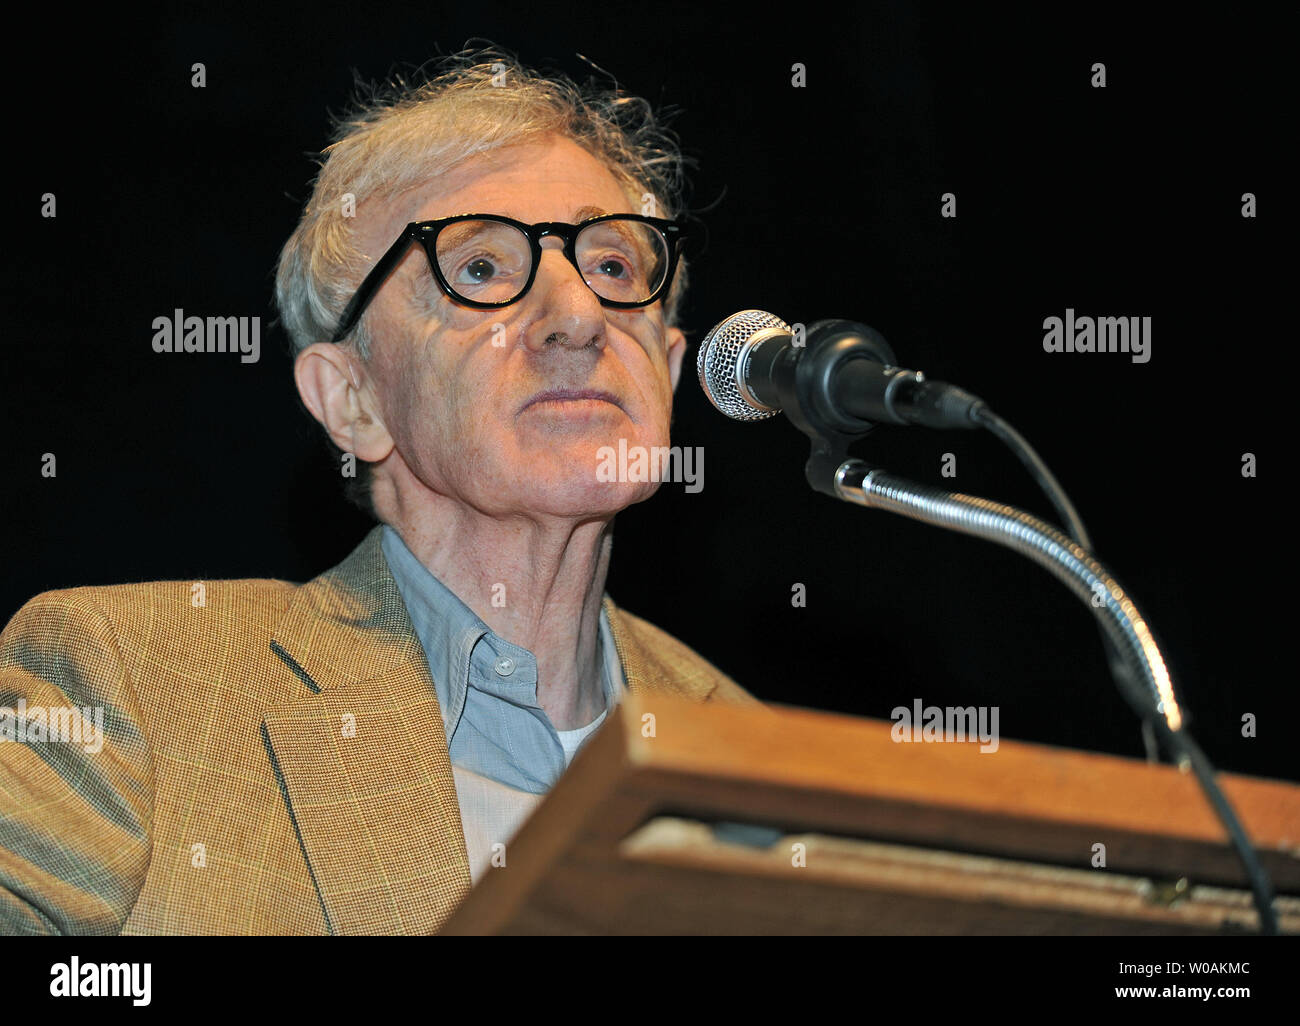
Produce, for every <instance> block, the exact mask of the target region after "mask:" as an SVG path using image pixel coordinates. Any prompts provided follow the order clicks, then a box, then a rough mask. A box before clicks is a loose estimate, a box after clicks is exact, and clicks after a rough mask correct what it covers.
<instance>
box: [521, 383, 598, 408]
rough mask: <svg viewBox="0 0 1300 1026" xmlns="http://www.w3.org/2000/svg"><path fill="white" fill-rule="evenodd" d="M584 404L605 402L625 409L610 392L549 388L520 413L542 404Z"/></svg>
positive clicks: (534, 397) (530, 400)
mask: <svg viewBox="0 0 1300 1026" xmlns="http://www.w3.org/2000/svg"><path fill="white" fill-rule="evenodd" d="M582 402H603V403H610V404H611V405H613V406H617V407H618V408H619V409H620V410H621V409H623V404H622V403H621V402H619V401H618V397H617V396H615V395H614V394H613V393H610V392H602V391H600V390H598V389H594V388H549V389H547V390H546V391H545V392H538V393H537V394H536V395H535V396H533V397H532V398H531V399H529V400H528V402H526V403H524V405H523V406H521V407H520V408H519V412H520V413H523V412H524V410H527V409H528V408H530V407H532V406H537V405H538V404H540V403H582Z"/></svg>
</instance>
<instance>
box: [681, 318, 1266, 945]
mask: <svg viewBox="0 0 1300 1026" xmlns="http://www.w3.org/2000/svg"><path fill="white" fill-rule="evenodd" d="M790 330H791V329H790V328H789V326H788V325H786V324H785V323H784V322H782V321H780V319H779V318H776V317H775V316H773V315H771V314H767V313H765V312H763V311H755V310H751V311H745V312H744V313H742V314H737V315H735V316H733V317H731V318H728V319H727V320H726V321H723V322H722V323H721V324H719V325H718V326H717V327H715V328H714V329H713V330H712V331H711V332H710V333H709V335H708V336H706V338H705V339H704V341H703V342H702V343H701V347H700V354H699V373H700V383H701V385H702V386H703V387H704V390H705V393H706V394H707V395H708V397H709V399H710V401H711V402H712V403H713V404H714V405H715V406H716V407H717V408H718V409H719V410H721V411H722V412H723V413H726V414H727V415H728V416H732V417H735V418H736V419H740V420H755V419H763V418H765V417H767V416H772V415H774V414H775V413H777V412H781V411H784V412H785V414H786V416H787V417H788V418H789V419H790V420H791V421H793V422H794V424H795V426H796V427H798V428H799V430H800V431H802V432H803V433H804V434H805V435H807V436H808V437H809V439H810V440H811V442H812V452H811V454H810V456H809V459H808V462H807V464H806V466H805V475H806V477H807V479H808V483H809V484H810V485H811V486H812V487H813V488H814V489H815V490H816V491H819V492H822V493H823V494H826V495H830V496H832V497H834V498H837V499H841V500H843V501H845V502H851V503H854V504H856V505H859V506H865V507H867V508H869V509H879V510H885V511H887V512H890V513H896V514H898V515H900V516H905V517H908V518H909V519H912V520H917V521H920V522H921V523H923V524H930V525H932V526H934V527H941V528H944V529H946V530H950V531H956V532H958V533H961V534H967V535H971V536H973V537H976V538H982V539H984V540H985V541H990V542H993V543H994V544H997V545H1001V546H1002V547H1004V548H1007V549H1010V550H1012V551H1013V552H1018V553H1019V554H1020V555H1022V556H1024V557H1026V558H1027V559H1030V560H1032V561H1033V562H1035V563H1037V564H1038V565H1039V566H1041V567H1043V569H1045V570H1047V571H1048V573H1050V574H1051V575H1052V576H1053V577H1055V578H1056V579H1057V580H1059V581H1060V582H1061V583H1062V584H1064V585H1065V586H1066V587H1067V588H1069V589H1070V590H1071V591H1072V592H1074V594H1075V595H1076V596H1077V597H1078V598H1079V599H1081V600H1082V601H1083V603H1084V605H1085V607H1087V608H1088V609H1089V610H1090V611H1091V612H1092V614H1093V616H1094V617H1095V618H1096V619H1097V621H1098V624H1099V626H1100V628H1101V633H1102V639H1103V643H1104V644H1105V647H1106V653H1107V660H1108V662H1109V664H1110V668H1111V672H1112V675H1113V676H1114V678H1115V681H1116V684H1117V685H1118V687H1119V689H1120V693H1121V694H1122V695H1123V696H1124V698H1125V699H1126V701H1127V702H1128V703H1129V705H1130V706H1131V707H1132V708H1133V710H1134V711H1135V712H1136V713H1137V715H1138V716H1139V717H1140V718H1141V719H1142V721H1143V723H1144V726H1145V725H1149V726H1150V727H1151V728H1152V729H1154V732H1155V733H1156V735H1157V736H1158V738H1159V739H1160V741H1161V742H1162V743H1163V745H1164V747H1165V750H1166V751H1167V752H1169V753H1170V755H1171V757H1172V758H1173V760H1174V761H1175V762H1176V763H1177V765H1178V766H1179V768H1180V769H1181V770H1183V771H1184V772H1187V771H1189V770H1190V771H1192V772H1194V773H1195V775H1196V778H1197V781H1198V782H1199V784H1200V786H1201V788H1202V790H1203V791H1204V793H1205V795H1206V797H1207V799H1208V800H1209V802H1210V804H1211V806H1212V807H1213V808H1214V810H1215V813H1216V814H1217V815H1218V817H1219V819H1220V821H1221V822H1222V823H1223V825H1224V828H1225V829H1226V830H1227V832H1228V835H1229V837H1230V839H1231V841H1232V844H1233V847H1234V849H1235V850H1236V852H1237V855H1238V858H1239V859H1240V860H1241V863H1242V866H1243V868H1244V870H1245V873H1246V876H1247V878H1248V879H1249V881H1250V888H1251V893H1252V896H1253V898H1254V902H1255V907H1256V910H1257V912H1258V914H1259V921H1260V932H1261V933H1265V934H1276V933H1277V916H1276V913H1275V912H1274V910H1273V887H1272V883H1271V881H1270V880H1269V877H1268V874H1267V872H1266V871H1265V869H1264V867H1263V865H1262V864H1261V863H1260V861H1259V857H1258V855H1257V853H1256V852H1255V849H1254V847H1253V846H1252V845H1251V843H1250V840H1249V838H1248V837H1247V835H1246V832H1245V830H1244V829H1243V827H1242V825H1241V823H1240V820H1239V819H1238V817H1237V815H1236V813H1235V811H1234V810H1233V808H1232V806H1231V805H1230V804H1229V802H1228V800H1227V798H1226V797H1225V796H1224V794H1223V792H1222V790H1221V789H1220V788H1219V786H1218V784H1217V782H1216V781H1215V779H1214V774H1215V771H1214V767H1213V766H1212V765H1211V764H1210V762H1209V760H1208V759H1207V758H1206V756H1205V754H1204V753H1203V752H1202V751H1201V749H1200V748H1199V746H1197V745H1196V743H1195V742H1194V741H1193V739H1192V738H1191V736H1190V734H1188V732H1187V719H1188V717H1187V714H1186V712H1185V711H1184V710H1183V709H1182V707H1181V705H1180V703H1179V701H1178V698H1177V696H1176V695H1175V693H1174V687H1173V682H1172V681H1171V680H1170V676H1169V670H1168V668H1167V666H1166V665H1165V660H1164V657H1163V656H1162V655H1161V653H1160V648H1159V646H1158V645H1157V644H1156V640H1155V638H1154V637H1153V635H1152V632H1151V629H1150V628H1149V627H1148V625H1147V621H1146V618H1145V617H1144V616H1143V615H1142V613H1141V612H1140V610H1139V609H1138V607H1137V605H1136V604H1135V603H1134V602H1133V600H1132V598H1131V597H1130V596H1129V594H1128V593H1127V592H1126V591H1125V589H1124V588H1123V587H1122V586H1121V585H1120V583H1119V582H1118V581H1117V580H1116V579H1115V576H1114V575H1113V574H1112V573H1111V572H1110V571H1109V570H1108V569H1107V568H1106V567H1105V566H1103V565H1102V564H1101V563H1100V562H1099V561H1098V560H1097V559H1096V557H1095V556H1093V554H1092V553H1091V551H1089V549H1090V548H1091V544H1090V541H1089V539H1088V536H1087V532H1086V530H1085V529H1084V527H1083V523H1082V521H1081V520H1080V519H1079V517H1078V514H1077V513H1076V512H1075V510H1074V507H1073V504H1072V503H1071V502H1070V500H1069V498H1068V496H1066V494H1065V492H1064V490H1063V489H1062V488H1061V487H1060V485H1059V484H1057V482H1056V479H1055V478H1054V477H1053V476H1052V474H1051V472H1050V471H1049V470H1048V469H1047V467H1046V465H1045V464H1044V463H1043V462H1042V460H1041V459H1040V458H1039V457H1038V454H1037V453H1035V452H1034V451H1033V448H1032V447H1031V446H1030V445H1029V443H1028V442H1026V441H1025V440H1024V439H1023V438H1022V437H1021V436H1020V435H1019V434H1018V432H1016V431H1015V429H1014V428H1012V427H1011V426H1010V425H1009V424H1007V423H1006V422H1005V421H1004V420H1002V418H1000V417H998V416H997V415H996V414H994V413H993V412H992V411H991V410H989V409H988V407H987V406H986V405H985V404H984V402H983V401H982V400H980V399H978V398H977V397H975V396H972V395H970V394H969V393H966V392H963V391H962V390H961V389H957V388H954V387H953V386H948V385H944V384H942V383H933V382H924V380H923V376H922V375H920V374H917V373H914V372H911V371H902V370H900V369H899V368H897V367H896V366H894V363H895V361H894V355H893V351H892V349H891V348H890V347H889V345H888V343H887V342H885V340H884V338H883V337H881V336H880V335H879V333H877V332H875V331H873V330H872V329H870V328H868V327H866V326H865V325H861V324H857V323H855V322H851V321H822V322H818V323H817V324H814V325H812V326H810V327H809V329H808V332H807V346H806V349H804V348H799V349H792V348H790V346H789V345H788V342H789V336H788V334H786V333H788V332H789V331H790ZM783 335H784V336H785V337H784V339H781V336H783ZM764 336H766V337H767V341H774V340H775V342H776V344H771V345H767V348H766V352H764V351H763V346H762V345H755V342H754V340H755V339H759V340H760V341H762V340H763V339H764ZM773 354H775V355H773ZM760 364H762V365H764V367H763V373H762V374H761V375H753V380H749V372H750V371H752V370H753V367H754V366H758V365H760ZM759 383H761V389H760V388H758V387H755V386H756V385H757V384H759ZM872 383H874V386H875V387H867V386H868V385H870V384H872ZM760 391H762V392H763V394H758V393H759V392H760ZM882 395H883V396H884V398H883V399H882V398H881V396H882ZM904 407H906V409H907V412H908V414H909V415H908V417H907V419H904V418H903V416H902V414H901V413H900V412H899V411H900V410H903V409H904ZM954 411H956V413H954ZM868 418H870V419H868ZM927 418H928V419H927ZM877 421H883V422H891V421H892V422H894V423H900V424H901V423H911V424H927V423H928V424H930V426H935V427H941V426H942V427H972V428H974V427H982V428H985V429H987V430H989V431H990V432H991V433H992V434H994V435H995V436H996V437H997V438H998V439H999V440H1000V441H1002V442H1003V443H1004V444H1006V445H1008V446H1009V447H1010V448H1011V449H1012V450H1013V451H1014V452H1015V453H1016V455H1017V457H1018V458H1019V459H1020V460H1021V462H1022V463H1023V464H1024V465H1025V466H1026V468H1028V469H1029V470H1030V472H1031V473H1032V474H1033V475H1034V477H1035V479H1036V480H1037V482H1038V483H1039V485H1040V486H1042V487H1043V489H1044V491H1046V492H1047V494H1048V496H1049V497H1050V498H1051V500H1052V502H1053V504H1054V505H1055V506H1056V508H1057V510H1058V511H1059V512H1060V513H1061V515H1062V517H1063V519H1064V520H1065V522H1066V523H1067V524H1068V525H1069V527H1070V531H1071V534H1073V537H1070V535H1067V534H1066V533H1064V532H1062V531H1061V530H1059V529H1058V528H1056V527H1054V526H1053V525H1051V524H1049V523H1047V522H1046V521H1043V520H1040V519H1039V518H1038V517H1035V516H1033V515H1032V514H1030V513H1026V512H1025V511H1024V510H1021V509H1017V508H1016V507H1014V506H1008V505H1005V504H1003V503H998V502H992V501H990V500H988V499H982V498H979V497H976V496H971V495H964V494H960V493H955V492H949V491H945V490H944V489H942V488H936V487H933V486H930V485H922V484H917V483H915V482H912V481H909V480H907V479H905V478H903V477H900V476H898V475H896V474H891V473H889V472H888V471H886V470H883V469H881V468H878V467H872V466H870V465H868V464H867V463H865V462H863V461H862V460H860V459H853V458H850V457H849V456H848V447H849V445H850V444H851V443H852V442H855V441H857V440H858V439H860V438H862V437H864V436H865V435H866V434H867V433H868V432H869V431H871V429H872V428H873V427H874V426H875V422H877ZM958 421H961V422H960V423H959V422H958Z"/></svg>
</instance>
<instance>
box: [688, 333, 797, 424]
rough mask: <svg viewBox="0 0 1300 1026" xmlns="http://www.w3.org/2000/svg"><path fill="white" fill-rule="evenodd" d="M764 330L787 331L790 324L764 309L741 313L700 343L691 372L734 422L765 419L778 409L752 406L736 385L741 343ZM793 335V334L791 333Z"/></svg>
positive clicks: (741, 348)
mask: <svg viewBox="0 0 1300 1026" xmlns="http://www.w3.org/2000/svg"><path fill="white" fill-rule="evenodd" d="M764 328H780V329H781V330H782V331H787V332H788V331H790V325H788V324H786V323H785V321H783V320H781V318H780V317H777V316H776V314H770V313H768V312H767V311H766V310H742V311H741V312H740V313H737V314H732V315H731V316H730V317H728V318H727V319H726V320H724V321H721V322H719V323H718V324H715V325H714V326H713V328H712V329H711V330H710V331H709V333H708V334H707V335H705V336H704V340H703V341H702V342H701V343H700V351H699V352H698V353H697V354H696V356H695V370H696V371H697V372H698V374H699V376H700V387H701V388H702V389H704V394H705V395H707V396H708V397H709V402H711V403H713V405H714V406H716V407H717V408H718V409H719V410H720V411H721V412H723V413H725V414H726V415H727V416H728V417H731V418H732V419H734V420H767V418H768V417H775V416H776V415H777V414H778V413H780V412H781V411H780V410H768V409H764V408H762V407H760V406H755V405H754V404H753V403H751V402H750V401H749V400H748V399H746V398H745V396H744V395H742V394H741V392H740V389H739V388H738V387H737V386H736V365H737V364H738V363H739V362H740V354H741V351H742V350H743V349H744V348H745V344H746V343H747V342H748V341H749V340H750V339H751V338H753V337H754V335H755V334H757V333H758V332H759V331H761V330H763V329H764ZM792 334H793V333H792Z"/></svg>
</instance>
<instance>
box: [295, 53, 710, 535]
mask: <svg viewBox="0 0 1300 1026" xmlns="http://www.w3.org/2000/svg"><path fill="white" fill-rule="evenodd" d="M545 134H556V135H559V136H562V137H565V138H568V139H571V140H573V141H574V142H576V143H578V144H579V145H580V146H582V147H583V148H584V149H586V150H587V151H588V152H589V153H591V154H592V155H593V156H595V157H596V158H597V159H599V160H601V161H602V162H603V163H605V164H606V165H607V166H608V167H609V169H610V171H611V172H612V173H613V175H614V176H615V178H616V179H618V181H619V182H620V184H621V185H622V186H623V188H624V189H625V190H626V191H627V194H628V196H629V198H630V199H631V200H632V201H633V203H634V205H635V206H636V207H637V208H638V209H639V208H641V207H642V206H643V199H644V198H645V197H646V196H647V195H648V196H649V197H652V198H653V203H654V210H653V213H655V214H656V215H657V216H659V217H667V218H671V217H675V216H677V213H678V210H679V207H680V204H681V203H682V192H683V189H684V184H685V181H684V178H685V176H684V170H685V165H686V163H687V159H688V158H685V157H683V155H682V153H681V151H680V149H679V148H678V145H677V140H676V136H675V135H674V134H673V133H672V132H670V131H669V130H668V129H667V127H666V125H665V123H664V120H663V118H662V116H659V115H656V114H655V112H654V110H653V109H652V108H651V106H650V104H649V103H648V102H647V101H646V100H644V99H641V98H640V97H636V96H629V95H627V94H626V93H624V92H622V91H621V90H620V89H619V88H618V87H617V85H614V86H612V87H610V88H601V87H598V86H594V85H589V86H586V87H584V86H579V85H578V84H577V83H575V82H574V81H573V80H572V79H570V78H569V77H567V76H566V75H562V74H554V75H544V74H541V73H539V72H538V71H536V70H534V69H532V68H528V67H526V66H524V65H523V64H521V63H520V62H519V61H518V59H517V58H515V57H514V56H513V55H512V54H510V53H509V52H507V51H504V50H501V49H499V48H497V47H492V46H489V47H487V48H484V49H479V50H464V51H461V52H460V53H457V54H453V55H451V56H449V57H446V58H443V59H442V60H440V61H438V62H437V65H436V67H435V69H434V74H433V75H432V76H431V77H427V78H426V79H425V80H424V81H423V82H420V83H418V84H408V83H407V82H405V81H403V80H402V78H401V77H400V76H396V77H394V78H393V79H392V80H391V81H390V82H388V83H386V84H384V85H372V86H364V85H361V86H359V87H358V91H357V99H356V101H355V105H354V109H353V110H351V111H350V112H349V113H347V114H345V115H343V116H342V117H339V118H337V119H336V120H335V128H334V132H333V135H332V143H331V145H329V146H327V147H326V148H325V150H324V151H323V152H322V154H321V157H322V159H321V160H320V162H319V163H320V172H319V174H318V175H317V176H316V179H315V181H314V183H313V188H312V194H311V197H310V199H309V200H308V201H307V205H306V207H305V209H304V210H303V215H302V219H301V220H300V221H299V223H298V226H297V228H296V229H295V230H294V232H293V234H292V235H291V236H290V237H289V241H288V242H287V243H285V246H284V249H283V250H282V251H281V253H280V261H279V266H278V269H277V271H276V279H275V301H276V305H277V307H278V308H279V312H280V320H281V322H282V324H283V325H284V327H285V330H286V331H287V333H288V335H289V339H290V342H291V344H292V347H293V353H294V355H295V356H296V355H297V354H298V353H299V352H301V351H302V350H303V349H305V348H307V347H308V346H309V345H312V344H313V343H316V342H329V341H330V340H331V339H332V338H333V335H334V331H335V329H336V328H337V325H338V322H339V319H340V315H341V314H342V312H343V308H344V306H345V305H346V304H347V302H348V300H349V299H350V298H351V296H352V294H353V292H354V291H355V290H356V288H357V286H358V285H359V284H360V282H361V279H362V278H363V277H365V275H366V273H367V272H368V271H369V269H370V267H371V265H373V263H374V261H375V260H377V259H378V258H379V257H380V256H381V255H382V254H380V253H370V254H366V253H362V252H360V251H359V249H358V248H357V245H356V243H355V238H354V236H355V232H354V224H353V222H354V218H353V217H350V216H345V211H346V210H347V209H348V207H347V204H348V203H349V202H350V203H351V204H352V207H353V209H355V208H356V207H359V206H360V205H361V204H362V203H366V202H370V201H374V200H389V199H392V198H393V197H395V196H397V195H398V194H399V193H401V192H403V191H405V190H407V189H409V188H412V187H413V186H416V185H421V184H423V183H425V182H428V181H431V180H433V179H436V178H437V177H438V176H439V175H441V174H443V173H445V172H447V171H448V170H450V169H451V168H453V167H455V166H456V165H457V164H459V163H461V162H462V161H464V160H466V159H468V158H470V157H473V156H475V155H477V154H480V153H486V152H489V151H491V150H494V149H498V148H500V147H504V146H508V145H511V144H514V143H518V142H521V141H523V140H524V139H527V138H529V137H535V136H540V135H545ZM686 278H687V274H686V265H685V261H684V260H682V261H680V262H679V264H678V268H677V273H676V276H675V278H674V281H673V284H672V287H671V288H670V289H669V292H668V295H667V297H666V298H665V300H664V316H665V320H666V322H667V323H668V324H669V325H670V326H671V325H675V324H676V323H677V315H678V307H679V305H680V303H681V299H682V295H683V293H684V292H685V289H686ZM366 320H367V319H366V317H365V316H363V317H362V318H361V321H360V322H359V323H358V324H357V325H356V327H354V328H353V329H352V331H351V332H350V333H349V335H348V337H347V338H345V339H344V340H343V342H342V343H340V344H342V345H353V346H354V347H355V352H356V353H357V355H358V356H359V357H360V359H361V360H362V361H363V362H368V361H369V359H370V354H371V347H372V341H373V340H372V339H371V337H370V335H369V333H368V331H367V325H366ZM359 464H360V465H359V466H358V475H359V476H358V477H357V478H356V479H347V478H345V479H344V480H345V482H346V483H347V485H348V492H349V498H350V499H352V501H354V502H356V503H357V504H358V505H360V506H361V508H362V509H365V510H366V511H367V512H369V513H371V514H372V515H374V509H373V506H372V504H371V502H370V498H369V465H368V464H365V463H361V462H360V461H359Z"/></svg>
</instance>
